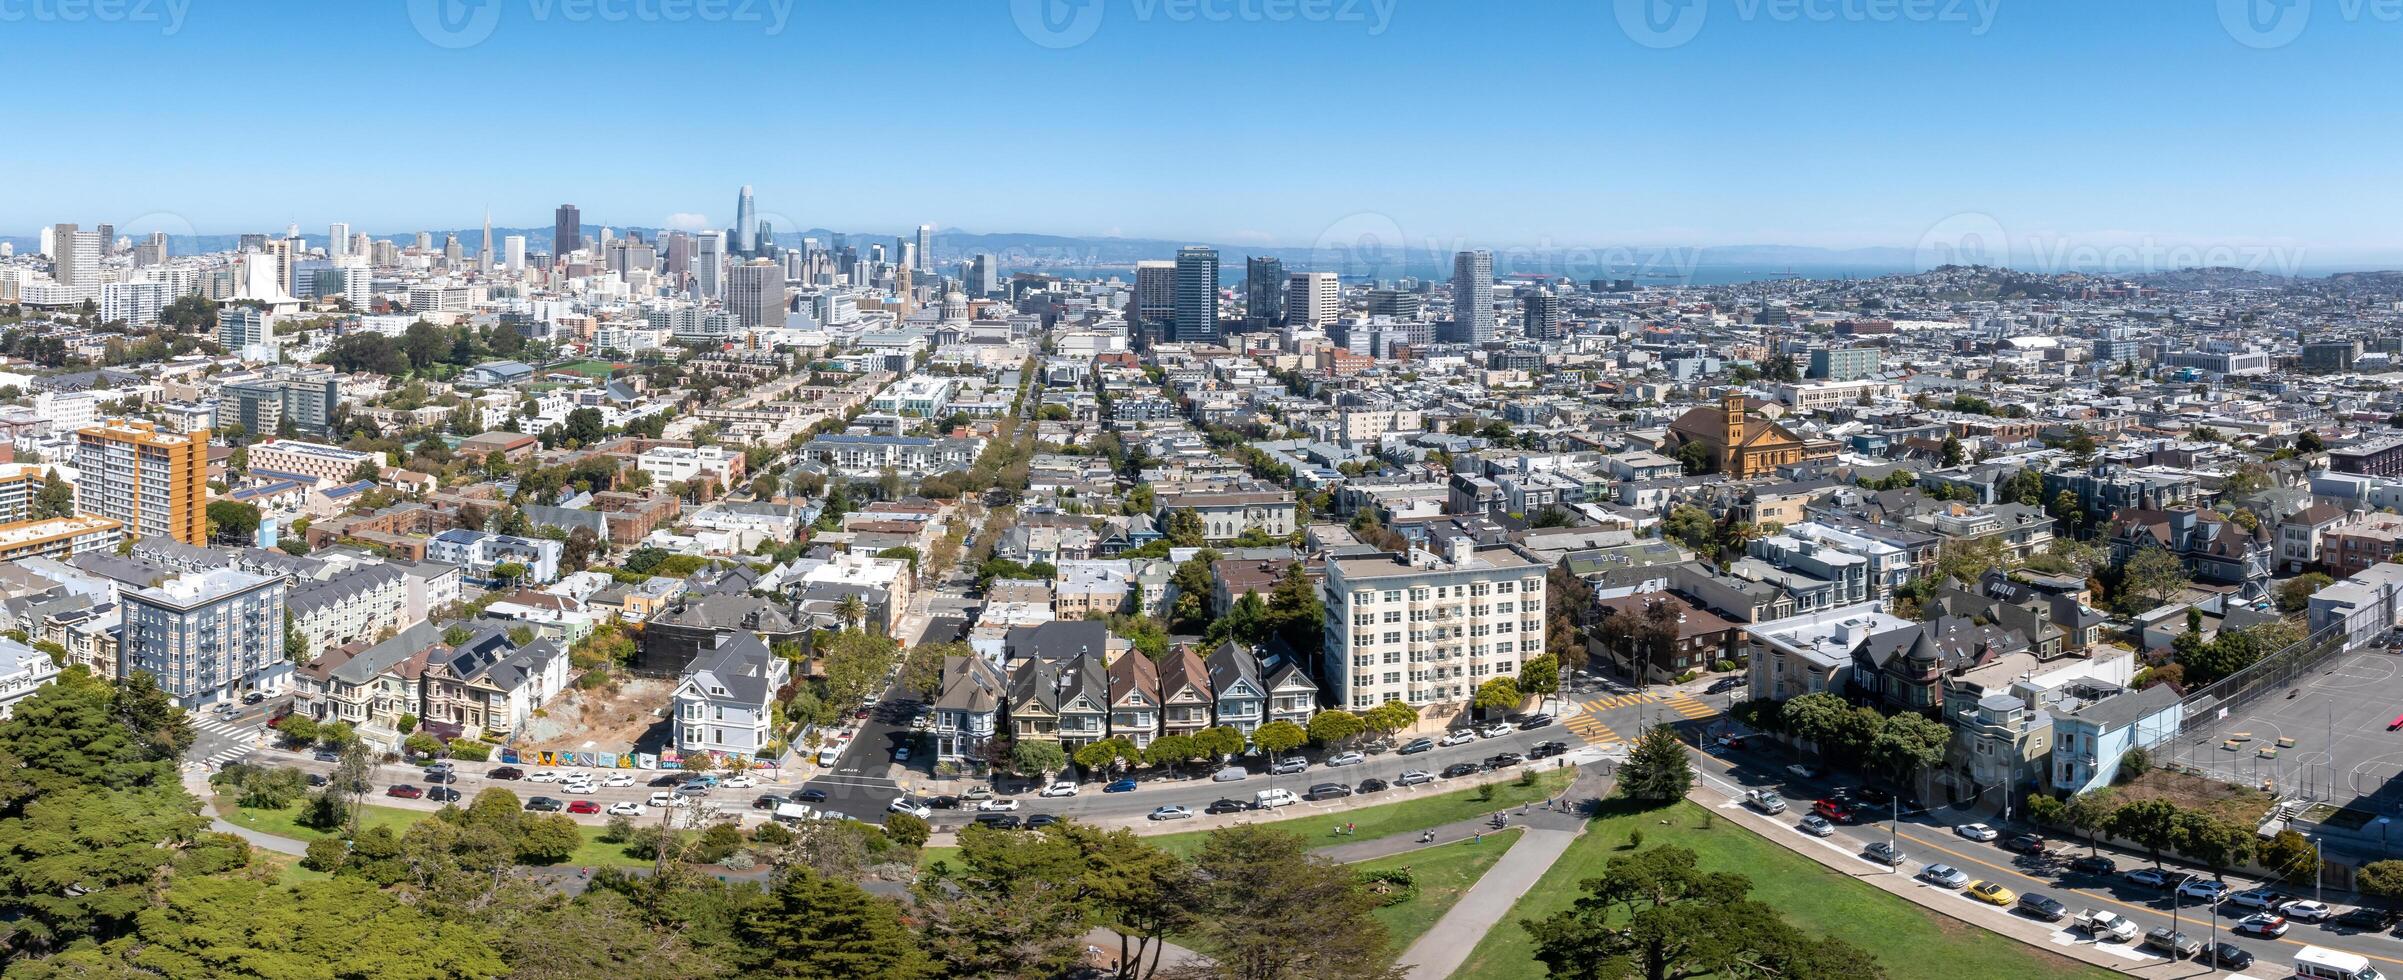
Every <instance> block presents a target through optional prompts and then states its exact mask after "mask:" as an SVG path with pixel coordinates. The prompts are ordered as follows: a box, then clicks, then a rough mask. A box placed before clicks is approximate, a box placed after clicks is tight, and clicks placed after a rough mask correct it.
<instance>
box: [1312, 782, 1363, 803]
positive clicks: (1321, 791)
mask: <svg viewBox="0 0 2403 980" xmlns="http://www.w3.org/2000/svg"><path fill="white" fill-rule="evenodd" d="M1350 795H1352V788H1351V787H1349V786H1345V785H1344V784H1342V783H1320V784H1318V785H1316V786H1312V787H1310V792H1308V793H1305V794H1303V795H1302V799H1305V800H1309V801H1310V802H1313V803H1316V802H1318V801H1320V800H1340V799H1343V798H1344V797H1347V796H1350Z"/></svg>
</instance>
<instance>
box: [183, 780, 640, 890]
mask: <svg viewBox="0 0 2403 980" xmlns="http://www.w3.org/2000/svg"><path fill="white" fill-rule="evenodd" d="M359 810H360V812H359V829H360V830H362V831H365V830H368V829H370V828H374V827H388V828H391V830H392V832H393V833H395V834H405V833H407V832H408V831H409V827H410V826H411V825H412V824H415V823H417V822H418V821H420V820H424V819H426V818H428V817H431V816H433V815H434V814H433V812H432V811H428V810H403V809H401V808H399V807H389V806H375V805H372V804H369V805H365V806H361V807H360V808H359ZM217 812H218V813H220V814H222V815H224V817H225V819H226V821H227V822H229V823H232V824H234V825H235V826H238V827H241V828H243V829H245V830H255V831H258V832H259V833H262V834H274V835H276V836H278V837H290V838H292V839H294V840H298V841H304V842H305V841H312V840H316V839H317V838H319V837H324V836H326V832H325V831H321V830H317V829H315V828H312V827H304V826H302V825H301V823H300V806H299V805H298V804H295V805H293V806H289V807H285V808H283V809H281V810H265V809H255V808H251V807H242V806H235V805H234V804H233V801H231V800H229V799H227V798H225V797H223V796H219V797H217ZM576 826H577V829H579V830H581V831H583V833H584V843H583V844H582V845H581V846H579V847H577V848H576V850H575V853H573V854H570V855H568V858H567V860H565V861H562V862H560V863H561V864H563V865H586V866H614V867H621V868H647V867H650V866H651V862H650V861H648V860H642V859H638V858H634V857H632V856H629V855H628V854H627V853H626V848H625V845H623V844H610V843H605V842H603V841H602V840H601V837H600V835H601V832H602V831H603V829H604V828H601V827H594V826H591V825H588V824H577V825H576ZM295 870H297V871H299V872H300V873H302V874H308V873H311V872H308V871H307V869H304V868H298V867H297V866H295ZM291 874H292V872H291V871H287V872H285V876H286V878H287V879H289V878H290V877H291Z"/></svg>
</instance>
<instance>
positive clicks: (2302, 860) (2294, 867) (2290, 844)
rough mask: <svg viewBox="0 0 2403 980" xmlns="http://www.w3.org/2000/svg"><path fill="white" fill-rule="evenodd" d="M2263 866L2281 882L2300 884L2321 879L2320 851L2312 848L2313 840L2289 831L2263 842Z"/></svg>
mask: <svg viewBox="0 0 2403 980" xmlns="http://www.w3.org/2000/svg"><path fill="white" fill-rule="evenodd" d="M2259 854H2260V859H2261V866H2262V867H2264V868H2267V869H2269V872H2270V874H2273V875H2276V876H2277V878H2278V880H2279V881H2283V882H2289V883H2299V882H2304V881H2312V880H2315V879H2317V878H2318V877H2319V873H2320V855H2319V851H2318V850H2316V849H2314V848H2313V847H2312V846H2311V838H2308V837H2305V836H2303V835H2302V834H2301V833H2299V832H2297V831H2294V830H2291V829H2288V830H2281V831H2278V833H2277V835H2276V836H2274V837H2271V838H2270V839H2269V840H2266V841H2263V842H2261V845H2260V848H2259Z"/></svg>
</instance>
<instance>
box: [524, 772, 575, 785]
mask: <svg viewBox="0 0 2403 980" xmlns="http://www.w3.org/2000/svg"><path fill="white" fill-rule="evenodd" d="M566 781H567V774H566V773H563V772H559V771H558V770H555V769H545V770H542V771H541V772H537V773H535V774H533V775H531V776H527V777H526V782H529V783H559V782H566Z"/></svg>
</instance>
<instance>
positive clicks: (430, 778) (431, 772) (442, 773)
mask: <svg viewBox="0 0 2403 980" xmlns="http://www.w3.org/2000/svg"><path fill="white" fill-rule="evenodd" d="M425 780H426V782H429V783H435V784H441V783H455V782H458V781H459V775H458V774H457V773H454V772H452V771H450V770H448V769H428V770H426V773H425Z"/></svg>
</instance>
